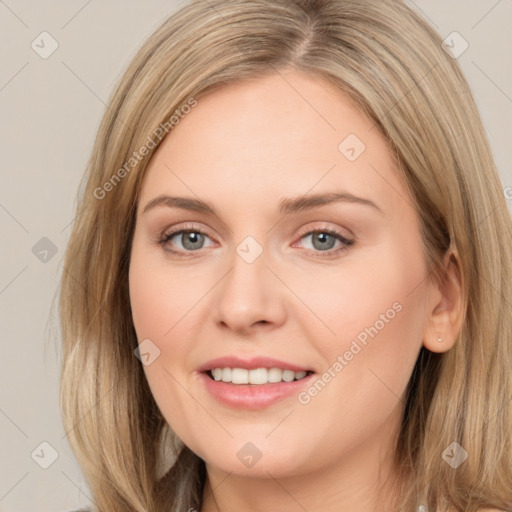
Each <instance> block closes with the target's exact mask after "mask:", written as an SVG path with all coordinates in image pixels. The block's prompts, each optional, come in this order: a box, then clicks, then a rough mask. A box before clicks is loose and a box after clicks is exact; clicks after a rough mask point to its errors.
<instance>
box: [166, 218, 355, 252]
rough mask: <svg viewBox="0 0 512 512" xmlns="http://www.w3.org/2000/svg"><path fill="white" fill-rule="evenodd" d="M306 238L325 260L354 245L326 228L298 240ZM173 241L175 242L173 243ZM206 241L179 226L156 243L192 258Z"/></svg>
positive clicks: (205, 236)
mask: <svg viewBox="0 0 512 512" xmlns="http://www.w3.org/2000/svg"><path fill="white" fill-rule="evenodd" d="M308 238H310V242H311V243H310V245H311V246H312V249H309V250H310V252H312V253H314V256H320V257H321V258H327V257H330V256H334V255H335V254H338V253H341V252H342V251H346V250H347V249H348V248H349V247H350V246H351V245H353V244H354V240H349V239H348V238H346V237H345V236H343V235H342V234H341V233H339V232H338V231H336V230H332V229H328V228H324V229H316V230H312V231H308V232H306V233H304V234H303V235H302V236H301V237H300V240H305V239H308ZM174 239H175V241H174V242H173V240H174ZM206 239H209V240H211V238H210V236H208V234H206V233H205V232H204V231H202V230H201V229H199V228H197V227H195V226H181V227H180V228H177V229H174V230H171V231H170V232H167V233H164V234H163V235H162V237H161V238H160V240H158V243H159V244H160V245H162V246H163V247H164V249H165V251H167V252H169V253H171V254H173V255H175V256H178V257H191V256H194V254H193V253H195V252H199V251H200V250H201V249H203V248H204V242H205V240H206ZM336 242H338V244H339V245H338V248H337V249H334V247H335V245H336ZM301 245H302V244H301ZM176 246H177V247H176ZM306 248H307V247H306Z"/></svg>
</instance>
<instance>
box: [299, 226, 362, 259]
mask: <svg viewBox="0 0 512 512" xmlns="http://www.w3.org/2000/svg"><path fill="white" fill-rule="evenodd" d="M307 238H310V240H311V245H312V246H313V252H315V253H316V254H315V255H318V256H320V257H323V258H325V257H328V256H332V255H334V254H338V253H340V252H342V251H346V250H347V249H348V248H349V247H350V246H351V245H353V244H354V240H349V239H348V238H346V237H345V236H343V235H342V234H341V233H338V232H337V231H335V230H332V229H317V230H314V231H309V232H307V233H306V234H304V235H302V236H301V238H300V239H301V240H304V239H307ZM336 242H339V243H340V246H338V248H337V249H333V247H334V246H335V245H336Z"/></svg>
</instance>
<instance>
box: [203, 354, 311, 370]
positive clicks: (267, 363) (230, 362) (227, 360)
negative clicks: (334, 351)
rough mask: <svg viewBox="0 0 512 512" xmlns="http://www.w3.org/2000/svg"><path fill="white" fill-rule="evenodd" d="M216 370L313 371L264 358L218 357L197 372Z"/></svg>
mask: <svg viewBox="0 0 512 512" xmlns="http://www.w3.org/2000/svg"><path fill="white" fill-rule="evenodd" d="M214 368H245V369H247V370H253V369H255V368H281V369H282V370H292V371H294V372H306V371H313V370H310V369H309V368H305V367H303V366H300V365H298V364H294V363H288V362H286V361H280V360H279V359H274V358H272V357H263V356H258V357H251V358H249V359H242V358H240V357H236V356H224V357H217V358H216V359H210V361H207V362H206V363H204V364H202V365H201V366H200V367H199V368H198V369H197V371H199V372H207V371H208V370H213V369H214Z"/></svg>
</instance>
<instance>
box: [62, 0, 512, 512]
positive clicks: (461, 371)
mask: <svg viewBox="0 0 512 512" xmlns="http://www.w3.org/2000/svg"><path fill="white" fill-rule="evenodd" d="M285 69H294V70H297V71H300V72H302V73H305V74H307V75H308V76H310V77H313V78H319V79H323V80H327V81H329V82H330V83H332V84H334V85H335V86H336V87H338V88H339V90H340V91H343V92H344V93H346V94H347V95H348V97H350V99H351V101H353V103H354V105H355V106H356V107H357V108H358V109H359V110H360V111H361V112H362V113H363V114H364V115H365V116H368V117H369V118H370V119H371V120H372V121H373V122H374V124H375V129H376V130H379V131H380V133H381V134H382V135H383V136H384V137H385V139H386V140H387V141H388V143H389V147H390V148H391V150H392V151H393V154H394V155H395V156H396V161H397V172H399V173H400V174H401V175H402V176H403V177H404V180H405V183H406V184H407V187H408V189H409V190H410V192H411V197H412V198H413V200H414V206H415V208H416V211H417V214H418V217H419V220H420V227H421V235H422V240H423V246H424V255H425V261H426V262H427V267H428V272H429V274H428V278H429V279H433V280H438V279H441V278H442V270H441V269H442V268H443V267H442V265H441V262H442V259H443V256H444V255H445V254H446V253H447V251H448V250H449V249H450V248H452V249H455V250H456V251H457V253H458V254H459V256H460V272H461V274H462V277H463V293H464V300H463V302H464V318H463V324H462V327H461V330H460V332H459V335H458V338H457V340H456V343H455V345H454V346H453V348H452V349H450V350H448V351H447V352H444V353H433V352H430V351H428V350H427V349H426V348H425V347H423V348H422V349H421V351H420V354H419V357H418V360H417V362H416V365H415V367H414V370H413V372H412V375H411V378H410V381H409V384H408V387H407V396H406V401H405V405H404V413H403V419H402V425H401V430H400V433H399V437H398V441H397V444H396V449H395V457H396V461H397V462H398V463H399V465H400V467H401V468H402V475H401V476H400V482H398V488H397V489H398V491H397V496H396V510H401V511H404V512H412V511H416V510H417V508H418V506H419V505H420V504H421V503H423V504H424V505H426V507H427V510H428V511H429V512H442V511H445V510H456V511H460V512H462V511H464V512H476V511H477V510H478V509H481V508H499V509H502V510H512V449H511V448H512V414H511V408H510V402H511V399H512V372H511V371H510V364H511V361H512V286H511V283H512V222H511V218H510V214H509V212H508V209H507V205H506V199H505V196H504V193H503V189H502V185H501V183H500V179H499V176H498V173H497V169H496V166H495V162H494V160H493V156H492V153H491V150H490V146H489V142H488V140H487V138H486V134H485V131H484V128H483V126H482V121H481V119H480V117H479V113H478V110H477V107H476V105H475V102H474V99H473V96H472V94H471V91H470V89H469V86H468V84H467V82H466V80H465V78H464V77H463V75H462V73H461V70H460V67H459V64H458V62H457V60H456V59H454V58H453V57H452V56H451V55H449V54H448V53H447V51H445V49H444V48H443V47H442V40H441V37H440V36H439V34H438V33H437V32H436V31H435V30H433V29H432V28H431V27H430V25H429V24H428V23H427V22H426V21H425V20H424V19H423V18H422V17H421V16H420V15H418V14H417V13H416V12H415V11H414V10H413V9H411V8H410V7H408V6H407V5H406V4H405V3H403V2H402V1H398V0H272V1H271V2H269V1H267V0H208V1H205V0H193V1H191V2H188V3H186V4H184V5H183V6H181V7H180V8H179V10H178V11H176V12H175V13H173V14H172V15H171V16H170V17H168V18H167V19H166V20H165V21H164V22H163V23H162V24H161V25H160V26H159V27H158V28H157V30H156V31H155V32H154V33H153V34H152V35H151V36H150V37H149V38H148V39H147V40H146V41H145V42H144V43H143V45H142V46H141V48H140V49H139V50H138V52H137V53H136V55H135V56H134V58H133V59H132V61H131V62H130V64H129V66H128V67H127V69H126V71H125V72H124V74H123V76H122V77H121V78H120V80H119V82H118V84H117V85H116V87H115V89H114V91H113V93H112V95H111V97H110V99H109V101H108V107H107V109H106V110H105V113H104V116H103V119H102V121H101V124H100V126H99V129H98V133H97V136H96V139H95V142H94V146H93V149H92V152H91V156H90V158H89V160H88V163H87V167H86V169H85V173H84V177H83V180H82V182H81V186H80V190H79V191H78V198H77V205H76V218H75V221H74V224H73V227H72V232H71V235H70V239H69V243H68V246H67V249H66V253H65V259H64V265H63V266H64V271H63V273H62V278H61V283H60V287H59V299H58V306H59V320H60V326H61V337H62V368H61V369H62V371H61V377H60V403H61V410H62V417H63V423H64V427H65V430H66V432H67V438H68V440H69V443H70V445H71V447H72V449H73V451H74V453H75V455H76V457H77V460H78V462H79V464H80V466H81V469H82V472H83V475H84V477H85V480H86V482H87V485H88V487H89V489H90V492H91V497H92V499H93V500H94V508H93V510H95V511H98V512H161V511H163V510H167V511H169V512H186V511H188V510H190V509H196V510H200V509H201V503H202V493H203V485H204V482H205V477H206V473H205V464H204V462H203V461H202V460H201V459H200V458H199V457H198V456H197V455H196V454H195V453H193V452H192V451H191V450H190V449H189V448H188V447H186V446H185V445H184V444H183V443H182V442H181V441H180V440H179V439H178V438H177V437H176V436H175V435H174V433H173V432H172V430H171V428H170V427H169V425H168V424H167V423H166V421H165V420H164V418H163V416H162V414H161V412H160V410H159V408H158V406H157V404H156V402H155V400H154V398H153V396H152V394H151V391H150V388H149V385H148V382H147V380H146V378H145V375H144V371H143V367H142V365H141V362H140V361H139V359H138V358H137V357H136V356H135V355H134V350H135V349H136V348H137V346H138V340H137V337H136V334H135V330H134V326H133V320H132V316H131V309H130V300H129V293H128V269H129V265H130V251H131V243H132V237H133V232H134V225H135V213H136V207H137V201H138V197H139V191H140V188H141V182H142V179H143V177H144V174H145V171H146V169H147V165H148V162H149V160H150V159H151V156H152V154H153V153H154V152H155V151H156V149H157V148H158V146H159V144H160V143H161V141H162V140H164V136H165V137H172V126H171V127H170V125H171V124H172V123H169V119H171V118H172V117H173V116H175V118H177V119H178V121H179V114H177V113H176V111H178V113H179V112H183V106H184V105H187V104H189V105H190V104H191V99H193V101H196V102H198V104H199V105H200V103H201V97H202V96H203V95H205V94H206V93H209V92H212V91H214V90H216V89H218V88H220V87H222V86H223V85H224V84H228V83H232V82H235V81H242V80H244V79H249V78H252V77H257V76H260V75H263V74H266V73H281V71H283V70H285ZM191 115H193V114H191ZM162 127H163V128H162ZM162 133H163V135H164V136H162ZM149 141H151V144H150V143H149ZM144 146H145V147H146V150H145V151H143V153H145V154H144V155H143V156H142V155H141V153H142V152H141V151H140V149H141V148H142V147H144ZM134 154H136V155H138V157H137V158H136V160H130V159H132V158H133V155H134ZM127 162H130V164H129V165H127ZM121 169H124V172H121V171H120V170H121ZM115 176H117V178H116V177H115ZM107 183H108V184H109V185H107ZM454 442H457V443H458V444H460V446H461V447H463V449H464V450H466V452H467V453H468V458H467V460H465V461H464V463H463V464H461V465H460V466H459V467H458V468H456V469H454V468H452V467H451V466H450V465H449V464H447V463H446V462H445V461H444V460H443V457H442V454H443V452H444V450H446V449H447V447H449V446H450V445H451V444H452V443H454Z"/></svg>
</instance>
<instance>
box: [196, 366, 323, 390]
mask: <svg viewBox="0 0 512 512" xmlns="http://www.w3.org/2000/svg"><path fill="white" fill-rule="evenodd" d="M204 373H205V374H206V375H207V376H208V377H209V378H210V379H211V380H213V381H217V382H224V383H226V384H234V385H241V384H242V385H251V386H263V385H266V384H280V383H286V382H294V381H299V380H302V379H305V378H307V377H309V375H311V374H313V373H314V372H312V371H310V370H305V371H298V372H296V371H293V370H288V369H282V368H276V367H272V368H253V369H250V370H249V369H247V368H236V367H235V368H230V367H224V368H220V367H218V368H212V369H210V370H207V371H205V372H204Z"/></svg>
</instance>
